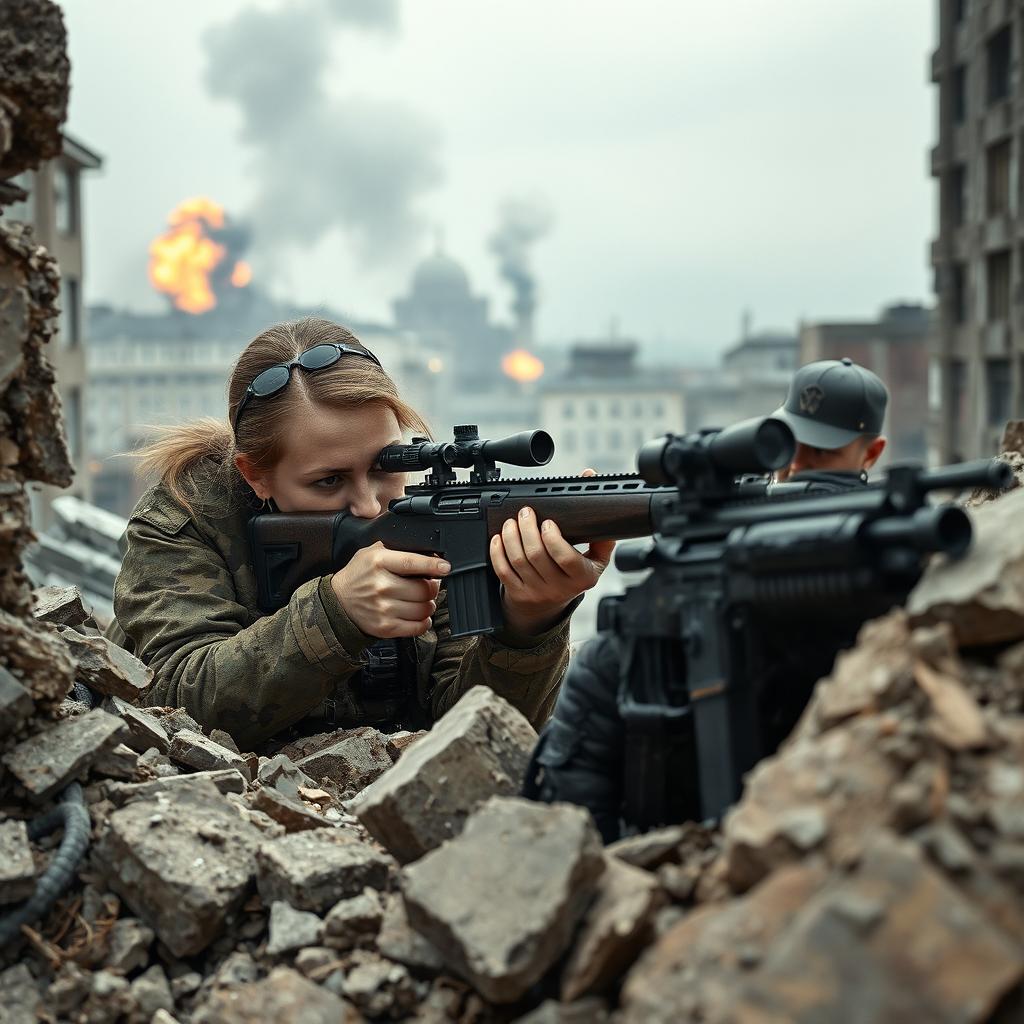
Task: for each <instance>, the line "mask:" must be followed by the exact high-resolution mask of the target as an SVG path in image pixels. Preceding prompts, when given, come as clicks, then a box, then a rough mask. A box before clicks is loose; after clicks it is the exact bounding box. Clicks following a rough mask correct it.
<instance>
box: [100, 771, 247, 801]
mask: <svg viewBox="0 0 1024 1024" xmlns="http://www.w3.org/2000/svg"><path fill="white" fill-rule="evenodd" d="M207 784H212V785H213V786H214V787H215V788H216V789H217V790H218V792H220V793H223V794H228V793H244V792H245V778H244V777H243V776H242V774H241V773H240V772H238V771H236V770H235V769H234V768H225V769H222V770H221V771H216V772H194V773H193V774H191V775H168V776H166V777H164V778H162V779H153V780H152V781H150V782H133V783H123V782H113V783H110V785H108V786H107V787H106V790H105V793H106V796H107V799H108V800H110V802H111V803H112V804H113V805H114V806H115V807H123V806H124V805H125V804H127V803H128V802H129V801H131V800H152V799H154V798H155V797H157V796H159V795H160V794H161V793H166V794H171V793H179V792H181V791H183V790H186V789H198V790H203V789H205V787H206V785H207Z"/></svg>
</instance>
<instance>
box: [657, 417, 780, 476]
mask: <svg viewBox="0 0 1024 1024" xmlns="http://www.w3.org/2000/svg"><path fill="white" fill-rule="evenodd" d="M795 453H796V440H795V438H794V437H793V431H792V430H790V429H789V426H788V424H786V423H784V422H783V421H782V420H778V419H774V418H773V417H771V416H755V417H754V418H753V419H749V420H743V421H742V422H740V423H736V424H734V425H733V426H731V427H726V428H725V429H724V430H702V431H701V432H700V433H699V434H685V435H681V434H666V435H665V436H664V437H658V438H655V439H654V440H653V441H648V442H647V443H646V444H645V445H644V446H643V447H642V448H641V449H640V451H639V452H637V471H638V472H639V474H640V476H641V477H642V478H643V480H644V482H645V483H648V484H652V485H654V486H664V485H666V484H667V485H670V486H671V485H676V486H683V485H685V484H688V483H692V482H693V481H694V480H695V479H697V478H702V477H708V476H711V477H723V476H738V475H740V474H742V473H770V472H772V471H773V470H776V469H781V468H782V467H783V466H787V465H789V463H790V462H792V461H793V456H794V454H795Z"/></svg>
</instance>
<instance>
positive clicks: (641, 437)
mask: <svg viewBox="0 0 1024 1024" xmlns="http://www.w3.org/2000/svg"><path fill="white" fill-rule="evenodd" d="M648 440H650V439H649V438H648V436H647V431H646V430H644V429H643V428H642V427H637V429H636V430H634V431H633V444H635V445H636V446H637V448H639V447H641V446H642V445H643V444H645V443H646V442H647V441H648Z"/></svg>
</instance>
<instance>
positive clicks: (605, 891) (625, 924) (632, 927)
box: [561, 856, 661, 1003]
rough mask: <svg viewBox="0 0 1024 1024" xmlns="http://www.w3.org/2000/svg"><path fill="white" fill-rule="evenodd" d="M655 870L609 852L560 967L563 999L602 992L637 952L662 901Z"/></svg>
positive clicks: (568, 1000) (624, 968)
mask: <svg viewBox="0 0 1024 1024" xmlns="http://www.w3.org/2000/svg"><path fill="white" fill-rule="evenodd" d="M660 896H661V893H660V891H659V887H658V881H657V879H656V878H655V877H654V875H652V874H650V873H649V872H647V871H643V870H641V869H640V868H635V867H632V866H631V865H629V864H626V863H624V862H622V861H621V860H618V859H617V858H615V857H607V856H606V860H605V871H604V874H603V875H602V876H601V878H600V880H599V881H598V888H597V898H596V899H595V900H594V902H593V903H592V904H591V906H590V909H589V910H588V911H587V913H586V916H585V917H584V918H583V923H582V925H580V930H579V932H578V933H577V935H576V938H575V941H574V942H573V948H572V951H571V952H570V953H569V959H568V961H567V962H566V965H565V968H564V969H563V971H562V981H561V996H562V1002H564V1003H571V1002H572V1001H573V1000H574V999H579V998H580V997H581V996H585V995H591V994H594V993H598V992H601V991H602V990H603V989H604V988H605V987H607V986H608V985H609V984H610V983H611V982H613V981H614V980H615V979H616V978H617V977H619V975H620V974H622V973H623V972H624V971H625V970H626V968H627V967H629V965H630V964H631V963H632V962H633V961H634V960H635V959H636V958H637V956H638V955H639V953H640V950H641V948H642V947H643V946H644V945H645V944H646V942H647V940H648V939H649V938H650V936H649V934H648V932H649V926H650V923H651V920H652V918H653V917H654V913H655V911H656V910H657V909H658V907H659V906H660V905H661V899H660Z"/></svg>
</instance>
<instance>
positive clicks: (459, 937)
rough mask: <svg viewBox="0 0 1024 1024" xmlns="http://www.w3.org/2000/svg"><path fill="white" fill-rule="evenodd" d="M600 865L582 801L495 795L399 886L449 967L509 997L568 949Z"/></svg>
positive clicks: (486, 990)
mask: <svg viewBox="0 0 1024 1024" xmlns="http://www.w3.org/2000/svg"><path fill="white" fill-rule="evenodd" d="M451 713H452V712H449V714H451ZM443 721H444V720H443V719H442V722H443ZM426 742H427V741H426V740H424V741H423V743H426ZM419 749H420V744H417V746H416V748H414V750H413V751H410V753H409V755H408V756H407V758H403V761H405V760H408V759H409V758H412V757H414V756H415V751H416V750H419ZM403 761H400V762H399V763H398V765H396V768H401V766H402V763H403ZM604 868H605V862H604V857H603V855H602V851H601V840H600V837H599V836H598V834H597V830H596V829H595V828H594V824H593V821H592V819H591V817H590V815H589V813H588V812H587V811H586V810H584V809H583V808H581V807H574V806H570V805H568V804H554V805H547V804H536V803H531V802H530V801H528V800H521V799H518V798H511V797H493V798H492V799H490V800H489V801H487V803H485V804H484V805H483V806H482V807H481V808H480V809H479V810H478V811H477V812H476V813H475V814H474V815H473V816H472V817H471V818H470V819H469V820H468V821H467V822H466V825H465V828H464V829H463V830H462V833H461V834H460V835H459V836H457V837H456V838H455V839H452V840H450V841H449V842H447V843H445V844H444V845H443V846H441V847H439V848H438V849H436V850H433V851H432V852H431V853H428V854H427V855H426V856H425V857H423V858H422V859H421V860H418V861H416V863H415V864H411V865H409V866H408V867H407V868H405V870H404V872H403V886H402V892H403V896H404V898H405V905H406V910H407V911H408V914H409V921H410V923H411V924H412V926H413V927H414V928H415V929H416V930H417V931H419V932H420V933H421V934H422V935H425V936H426V937H427V938H428V939H429V940H430V941H431V943H433V945H434V946H436V947H437V949H438V950H439V951H440V953H441V955H442V956H443V957H444V960H445V963H446V965H447V966H449V967H450V968H452V969H453V970H455V971H456V972H457V973H459V974H461V975H462V976H463V977H464V978H466V979H467V980H468V981H469V982H470V983H471V984H472V985H473V986H474V987H475V988H476V989H477V990H478V991H479V992H480V993H481V994H482V995H483V996H484V997H485V998H486V999H488V1000H490V1001H491V1002H496V1003H510V1002H514V1001H515V1000H517V999H518V998H519V997H520V996H522V995H523V994H524V993H525V992H526V990H527V989H528V988H529V987H530V986H531V985H532V984H534V983H535V982H536V981H538V980H539V979H540V978H541V977H542V976H543V975H544V973H545V972H546V971H547V970H548V968H549V967H551V966H552V964H554V963H555V961H556V960H558V958H559V957H560V956H561V955H562V954H563V953H564V952H565V950H566V948H567V947H568V945H569V942H570V940H571V939H572V935H573V931H574V930H575V927H576V925H577V923H578V922H579V920H580V918H581V917H582V916H583V914H584V913H585V912H586V910H587V908H588V906H589V905H590V902H591V900H592V899H593V897H594V894H595V892H596V889H597V883H598V879H599V878H600V877H601V874H602V873H603V872H604ZM496 893H501V899H500V900H496V899H495V898H494V897H495V894H496Z"/></svg>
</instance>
